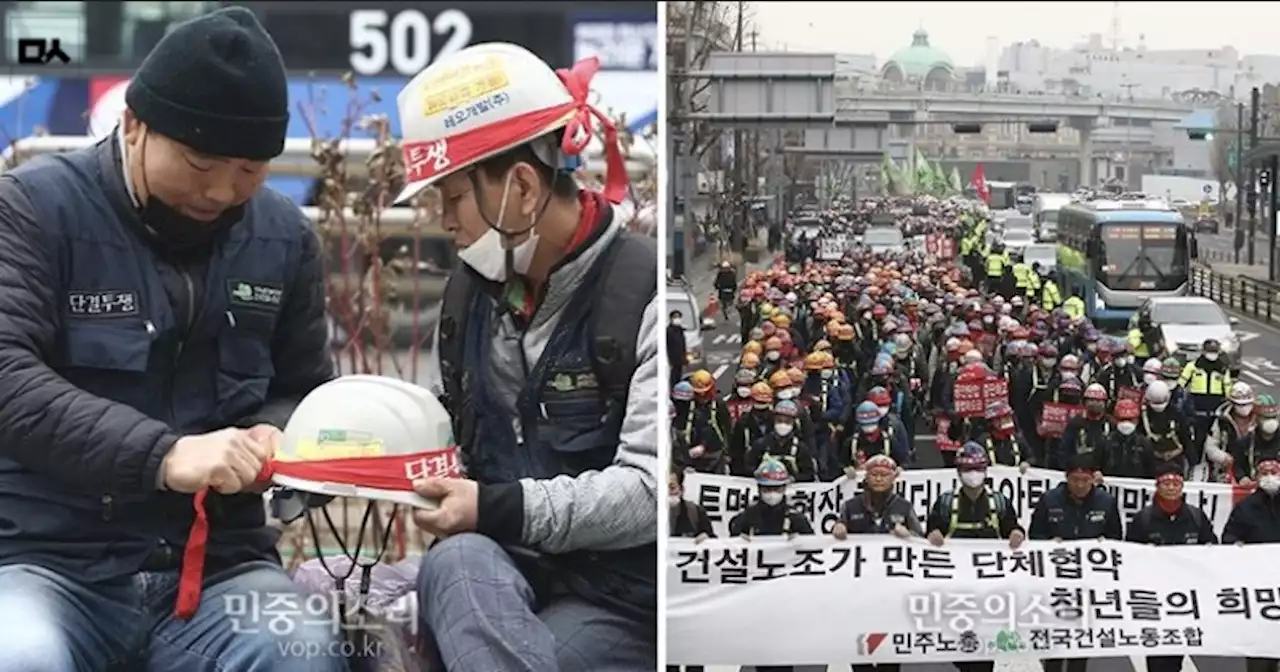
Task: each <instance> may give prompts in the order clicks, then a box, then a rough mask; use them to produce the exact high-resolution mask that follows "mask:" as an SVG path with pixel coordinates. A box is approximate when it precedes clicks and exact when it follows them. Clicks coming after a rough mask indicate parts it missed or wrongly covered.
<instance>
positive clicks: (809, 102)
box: [684, 52, 1192, 184]
mask: <svg viewBox="0 0 1280 672" xmlns="http://www.w3.org/2000/svg"><path fill="white" fill-rule="evenodd" d="M835 60H836V59H835V56H834V55H833V54H802V53H796V52H716V53H713V54H711V56H710V58H709V59H708V61H707V67H706V69H705V70H703V71H699V72H690V73H688V74H687V75H686V76H687V77H689V78H691V79H695V80H701V81H705V82H707V87H706V92H707V96H708V99H707V106H706V111H705V112H698V113H692V114H686V115H684V118H685V120H687V121H697V122H703V123H707V124H710V125H712V126H717V127H720V128H725V129H729V128H734V129H744V128H759V129H778V128H790V129H803V130H804V132H805V142H804V145H803V146H801V147H794V148H788V151H794V152H799V153H804V154H808V155H814V156H826V157H830V158H840V159H847V160H854V161H879V160H880V158H881V156H882V155H883V154H884V153H885V152H887V151H888V146H889V139H890V133H889V127H890V126H898V127H900V128H901V127H908V129H910V128H912V127H914V126H919V125H924V124H948V123H953V122H968V123H974V122H975V121H989V122H992V123H994V122H1001V121H1003V122H1007V121H1056V122H1059V123H1065V124H1067V125H1069V126H1070V127H1072V128H1074V129H1076V130H1077V131H1078V132H1079V133H1080V138H1081V147H1080V150H1081V151H1080V179H1081V182H1082V183H1084V184H1091V183H1092V182H1093V175H1092V172H1093V171H1092V169H1093V160H1092V157H1093V142H1094V135H1095V132H1096V131H1100V130H1103V129H1108V131H1115V130H1119V129H1118V128H1117V127H1115V126H1113V125H1112V122H1113V120H1117V119H1122V120H1125V122H1126V125H1127V127H1128V128H1134V127H1149V126H1150V125H1151V124H1152V123H1159V122H1167V123H1176V122H1178V121H1181V120H1182V119H1184V118H1185V117H1186V116H1187V115H1188V114H1189V113H1190V112H1191V111H1192V107H1191V106H1190V105H1187V104H1180V103H1175V102H1173V101H1166V100H1110V99H1101V98H1087V97H1071V96H1050V95H1022V96H1018V95H1009V94H987V93H947V92H933V91H907V92H902V93H886V92H877V93H869V94H861V93H859V94H857V95H838V94H837V91H836V82H835ZM1142 130H1143V131H1148V132H1149V128H1142ZM1106 132H1107V131H1104V133H1106ZM1107 134H1108V135H1110V134H1112V133H1107ZM1144 135H1145V134H1144Z"/></svg>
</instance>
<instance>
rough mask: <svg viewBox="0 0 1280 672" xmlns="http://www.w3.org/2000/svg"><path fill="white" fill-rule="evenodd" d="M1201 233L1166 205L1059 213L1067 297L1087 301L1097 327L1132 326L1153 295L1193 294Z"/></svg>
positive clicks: (1075, 206) (1118, 204)
mask: <svg viewBox="0 0 1280 672" xmlns="http://www.w3.org/2000/svg"><path fill="white" fill-rule="evenodd" d="M1195 257H1196V241H1195V235H1194V233H1193V232H1192V231H1191V229H1190V227H1188V226H1187V224H1186V222H1184V221H1183V219H1182V214H1181V213H1179V212H1178V211H1177V210H1174V209H1173V208H1171V207H1170V206H1169V205H1168V204H1167V203H1165V202H1163V201H1114V200H1096V201H1088V202H1083V203H1071V204H1068V205H1065V206H1063V207H1062V208H1061V209H1060V210H1059V211H1058V275H1059V282H1060V286H1061V289H1062V292H1063V296H1064V298H1065V297H1066V296H1067V295H1069V294H1074V295H1076V296H1079V297H1080V298H1081V299H1084V302H1085V307H1086V309H1085V310H1086V315H1088V316H1089V317H1090V318H1091V319H1092V320H1094V322H1095V323H1106V324H1113V323H1115V322H1126V321H1127V320H1128V319H1129V317H1130V316H1131V315H1132V314H1133V313H1134V312H1135V310H1136V309H1137V308H1138V306H1139V305H1140V304H1141V303H1142V302H1143V301H1144V300H1146V299H1147V298H1149V297H1153V296H1181V295H1183V294H1186V293H1187V279H1188V277H1189V273H1190V269H1191V261H1192V260H1193V259H1195Z"/></svg>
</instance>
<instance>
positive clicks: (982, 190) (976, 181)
mask: <svg viewBox="0 0 1280 672" xmlns="http://www.w3.org/2000/svg"><path fill="white" fill-rule="evenodd" d="M969 186H972V187H973V188H974V189H977V190H978V198H981V199H982V202H983V203H987V204H990V203H991V189H989V188H987V176H986V175H985V174H984V173H983V172H982V164H981V163H979V164H978V167H977V168H974V169H973V179H971V180H969Z"/></svg>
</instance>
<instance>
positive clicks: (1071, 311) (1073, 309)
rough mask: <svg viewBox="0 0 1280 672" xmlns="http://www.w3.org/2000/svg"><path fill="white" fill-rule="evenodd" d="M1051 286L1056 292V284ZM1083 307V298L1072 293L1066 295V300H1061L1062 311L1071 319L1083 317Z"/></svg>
mask: <svg viewBox="0 0 1280 672" xmlns="http://www.w3.org/2000/svg"><path fill="white" fill-rule="evenodd" d="M1053 288H1054V291H1055V292H1056V291H1057V289H1058V286H1057V285H1054V286H1053ZM1084 309H1085V305H1084V299H1082V298H1080V297H1078V296H1075V295H1074V294H1073V295H1071V296H1068V297H1067V300H1066V301H1063V302H1062V311H1063V312H1064V313H1066V314H1067V317H1070V318H1071V319H1073V320H1076V319H1079V318H1082V317H1084Z"/></svg>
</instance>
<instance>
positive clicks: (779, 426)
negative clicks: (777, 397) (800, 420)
mask: <svg viewBox="0 0 1280 672" xmlns="http://www.w3.org/2000/svg"><path fill="white" fill-rule="evenodd" d="M795 429H796V427H795V425H793V424H791V423H789V422H775V423H773V431H775V432H777V433H778V436H791V432H793V431H795Z"/></svg>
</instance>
